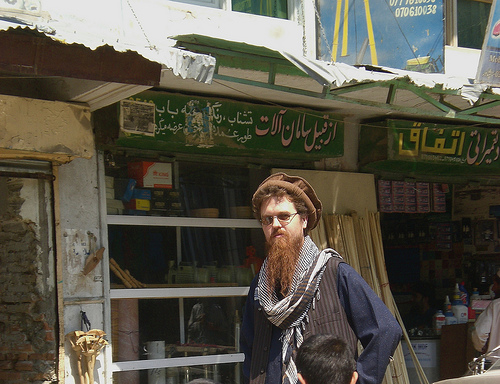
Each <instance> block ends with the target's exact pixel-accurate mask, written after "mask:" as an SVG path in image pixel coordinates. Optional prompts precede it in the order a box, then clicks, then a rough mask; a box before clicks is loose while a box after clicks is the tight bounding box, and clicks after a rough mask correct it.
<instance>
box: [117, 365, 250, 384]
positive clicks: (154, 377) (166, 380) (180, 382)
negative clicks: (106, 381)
mask: <svg viewBox="0 0 500 384" xmlns="http://www.w3.org/2000/svg"><path fill="white" fill-rule="evenodd" d="M238 377H239V378H238ZM201 378H207V379H210V380H213V381H215V382H216V383H220V384H237V383H242V382H243V378H242V376H241V364H240V363H229V364H214V365H194V366H187V367H170V368H156V369H148V370H144V371H128V372H115V373H113V383H115V384H131V383H133V384H143V383H144V384H155V383H158V384H187V383H189V382H190V381H191V380H195V379H201Z"/></svg>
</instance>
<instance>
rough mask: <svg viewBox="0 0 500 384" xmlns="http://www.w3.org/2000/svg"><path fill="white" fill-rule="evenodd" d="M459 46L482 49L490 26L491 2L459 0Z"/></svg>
mask: <svg viewBox="0 0 500 384" xmlns="http://www.w3.org/2000/svg"><path fill="white" fill-rule="evenodd" d="M457 7H458V10H457V18H458V21H457V25H458V31H457V34H458V46H459V47H464V48H475V49H481V48H482V46H483V40H484V34H485V31H486V27H487V26H488V18H489V15H490V8H491V4H488V3H485V2H482V1H471V0H458V2H457Z"/></svg>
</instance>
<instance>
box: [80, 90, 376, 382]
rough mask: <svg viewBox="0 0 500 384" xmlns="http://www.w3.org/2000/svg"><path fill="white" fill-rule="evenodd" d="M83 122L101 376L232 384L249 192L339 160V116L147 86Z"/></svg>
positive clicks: (237, 365) (255, 266) (252, 231)
mask: <svg viewBox="0 0 500 384" xmlns="http://www.w3.org/2000/svg"><path fill="white" fill-rule="evenodd" d="M94 123H95V128H96V138H97V140H98V148H99V150H100V152H101V155H100V158H101V162H102V172H103V173H104V174H102V175H101V177H102V179H103V181H104V183H105V188H102V189H101V195H104V194H105V197H106V213H107V214H106V222H107V227H106V231H107V245H105V247H106V249H107V256H108V257H109V259H108V260H109V268H110V275H109V279H110V280H109V281H110V292H109V298H108V300H109V305H110V308H111V311H110V324H111V326H110V334H111V338H110V342H111V343H110V344H111V345H112V355H113V356H112V364H111V371H112V373H110V374H111V375H112V378H113V380H115V381H116V382H118V383H146V382H148V383H152V382H154V383H166V382H168V383H178V384H181V383H187V382H188V381H189V380H192V379H195V378H210V379H213V380H215V381H217V382H220V383H239V382H241V380H242V378H241V363H242V361H243V355H242V354H241V353H240V351H239V329H240V324H241V318H242V311H243V307H244V302H245V299H246V295H247V293H248V287H249V285H250V282H251V281H252V279H253V277H254V276H255V274H256V273H257V272H258V271H259V268H260V266H261V264H262V262H263V258H264V238H263V233H262V229H261V226H260V224H259V222H258V221H257V220H256V219H255V218H254V217H253V213H252V210H251V206H250V201H251V196H252V194H253V192H254V191H255V189H256V187H257V186H258V185H259V184H260V182H261V181H262V180H263V179H264V178H266V177H267V176H268V175H269V174H270V173H271V172H272V171H273V169H276V168H277V167H281V168H283V169H286V170H287V172H294V170H297V171H300V170H312V169H314V162H315V161H317V160H319V159H322V158H338V157H341V156H342V155H343V151H344V122H343V118H342V116H339V115H334V114H331V113H324V112H320V111H314V110H310V109H309V110H308V109H297V108H284V107H281V108H278V107H273V106H269V105H259V104H252V103H248V102H238V101H234V100H227V99H223V98H215V97H211V98H205V97H200V96H194V95H191V96H189V95H182V94H172V93H166V92H156V91H147V92H143V93H141V94H138V95H136V96H134V97H131V98H129V99H126V100H122V101H121V102H120V103H117V104H115V105H112V106H110V107H108V108H104V109H102V110H99V111H97V112H95V113H94ZM99 138H106V140H102V141H99V140H100V139H99ZM110 138H114V139H113V141H112V142H111V141H110V140H109V139H110ZM305 172H312V171H305ZM325 173H328V172H325ZM353 176H356V175H354V174H353ZM360 176H362V175H360ZM366 176H367V177H361V178H362V179H363V180H361V179H360V180H359V181H358V182H357V184H356V185H362V184H366V180H368V182H369V184H368V185H369V187H368V188H367V187H363V188H364V190H365V192H366V193H367V194H369V195H370V197H371V199H368V200H369V201H370V202H371V209H372V210H376V202H375V194H374V183H373V178H371V177H370V176H369V175H366ZM306 177H307V176H306ZM319 180H322V181H319ZM370 181H371V183H370ZM315 183H316V184H317V185H318V186H321V185H322V184H323V185H326V183H327V181H326V179H325V178H324V177H323V179H321V178H318V177H316V180H315ZM337 188H339V187H338V186H337ZM352 188H356V187H355V186H353V187H352ZM358 190H359V189H358ZM343 193H344V200H347V195H348V193H345V192H343ZM337 198H338V197H337ZM329 199H330V200H331V199H332V197H328V198H327V199H326V200H325V202H324V203H327V205H328V200H329ZM360 200H363V201H366V199H360ZM330 205H331V204H330ZM106 259H107V257H105V259H104V260H106ZM91 274H92V272H91V273H90V275H91Z"/></svg>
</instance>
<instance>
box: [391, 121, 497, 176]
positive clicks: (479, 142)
mask: <svg viewBox="0 0 500 384" xmlns="http://www.w3.org/2000/svg"><path fill="white" fill-rule="evenodd" d="M388 127H389V145H388V159H390V160H402V161H415V162H424V163H434V164H448V165H458V166H463V167H469V168H474V169H476V170H481V171H484V170H490V171H492V170H499V169H500V160H499V159H500V144H499V142H498V140H499V133H500V131H498V130H497V129H491V128H478V127H464V126H460V127H458V126H452V125H445V124H427V123H421V122H413V121H401V120H389V121H388Z"/></svg>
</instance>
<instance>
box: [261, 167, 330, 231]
mask: <svg viewBox="0 0 500 384" xmlns="http://www.w3.org/2000/svg"><path fill="white" fill-rule="evenodd" d="M270 186H278V187H281V188H284V189H285V190H286V191H287V192H288V193H290V194H291V195H295V196H298V197H299V198H301V199H302V200H304V202H305V204H306V207H307V210H308V211H309V215H308V221H307V229H308V230H309V231H310V230H311V229H314V228H315V227H316V226H317V225H318V222H319V219H320V218H321V210H322V208H323V205H322V204H321V200H320V199H318V196H317V195H316V192H315V191H314V189H313V187H311V184H309V183H308V182H307V181H306V180H304V179H303V178H302V177H299V176H289V175H287V174H286V173H283V172H278V173H275V174H273V175H271V176H269V177H268V178H267V179H265V180H264V181H263V182H262V183H261V184H260V185H259V187H258V188H257V191H255V193H254V195H253V198H252V205H253V207H254V209H255V203H254V201H255V197H256V196H257V194H258V193H259V192H260V191H262V190H265V189H266V188H268V187H270Z"/></svg>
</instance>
